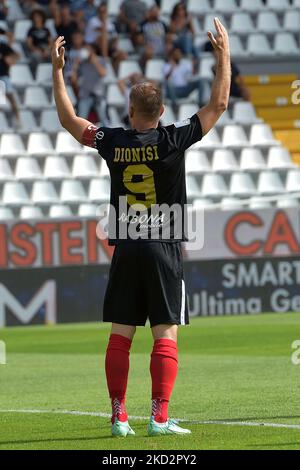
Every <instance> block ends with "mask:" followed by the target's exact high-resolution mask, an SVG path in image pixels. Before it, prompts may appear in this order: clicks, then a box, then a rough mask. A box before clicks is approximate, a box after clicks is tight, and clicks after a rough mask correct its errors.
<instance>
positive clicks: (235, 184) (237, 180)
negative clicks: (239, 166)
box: [230, 173, 256, 197]
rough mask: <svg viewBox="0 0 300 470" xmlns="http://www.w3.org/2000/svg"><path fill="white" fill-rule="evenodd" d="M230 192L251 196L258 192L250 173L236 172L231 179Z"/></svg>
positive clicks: (234, 194) (239, 195)
mask: <svg viewBox="0 0 300 470" xmlns="http://www.w3.org/2000/svg"><path fill="white" fill-rule="evenodd" d="M230 194H231V195H232V196H238V197H249V196H253V195H254V194H256V187H255V184H254V182H253V180H252V178H251V176H250V175H249V174H248V173H234V174H233V175H232V176H231V181H230Z"/></svg>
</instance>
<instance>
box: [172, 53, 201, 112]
mask: <svg viewBox="0 0 300 470" xmlns="http://www.w3.org/2000/svg"><path fill="white" fill-rule="evenodd" d="M182 58H183V56H182V52H181V50H180V49H179V48H174V49H173V51H172V52H171V55H170V59H169V61H168V62H167V63H166V64H165V66H164V77H165V80H166V81H165V88H166V96H167V98H168V99H170V100H171V101H172V104H173V106H174V107H175V108H177V101H178V99H182V98H188V96H189V95H190V94H191V93H192V92H193V91H195V90H197V91H198V105H199V107H200V108H201V107H202V105H203V92H204V84H203V82H202V80H199V77H196V75H195V74H194V69H193V64H192V63H191V62H189V61H183V60H182Z"/></svg>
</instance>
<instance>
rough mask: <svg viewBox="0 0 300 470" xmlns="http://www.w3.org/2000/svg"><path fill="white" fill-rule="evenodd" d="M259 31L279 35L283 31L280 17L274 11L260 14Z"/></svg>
mask: <svg viewBox="0 0 300 470" xmlns="http://www.w3.org/2000/svg"><path fill="white" fill-rule="evenodd" d="M257 29H258V30H259V31H261V32H265V33H277V32H279V31H281V30H282V28H281V26H280V23H279V19H278V16H277V15H276V13H274V12H273V11H262V12H260V13H259V15H258V18H257Z"/></svg>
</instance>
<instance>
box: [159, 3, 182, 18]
mask: <svg viewBox="0 0 300 470" xmlns="http://www.w3.org/2000/svg"><path fill="white" fill-rule="evenodd" d="M177 3H178V0H162V1H161V14H162V15H168V16H169V15H170V14H171V13H172V10H173V8H174V6H175V5H176V4H177Z"/></svg>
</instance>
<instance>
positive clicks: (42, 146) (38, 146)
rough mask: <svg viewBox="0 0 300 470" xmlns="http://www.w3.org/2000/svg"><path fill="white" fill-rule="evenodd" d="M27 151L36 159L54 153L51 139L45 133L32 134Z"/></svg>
mask: <svg viewBox="0 0 300 470" xmlns="http://www.w3.org/2000/svg"><path fill="white" fill-rule="evenodd" d="M27 150H28V153H29V154H30V155H33V156H36V157H39V156H41V157H42V156H45V155H51V153H54V149H53V145H52V143H51V140H50V137H49V135H48V134H46V133H44V132H32V133H31V134H30V135H29V139H28V144H27Z"/></svg>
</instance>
